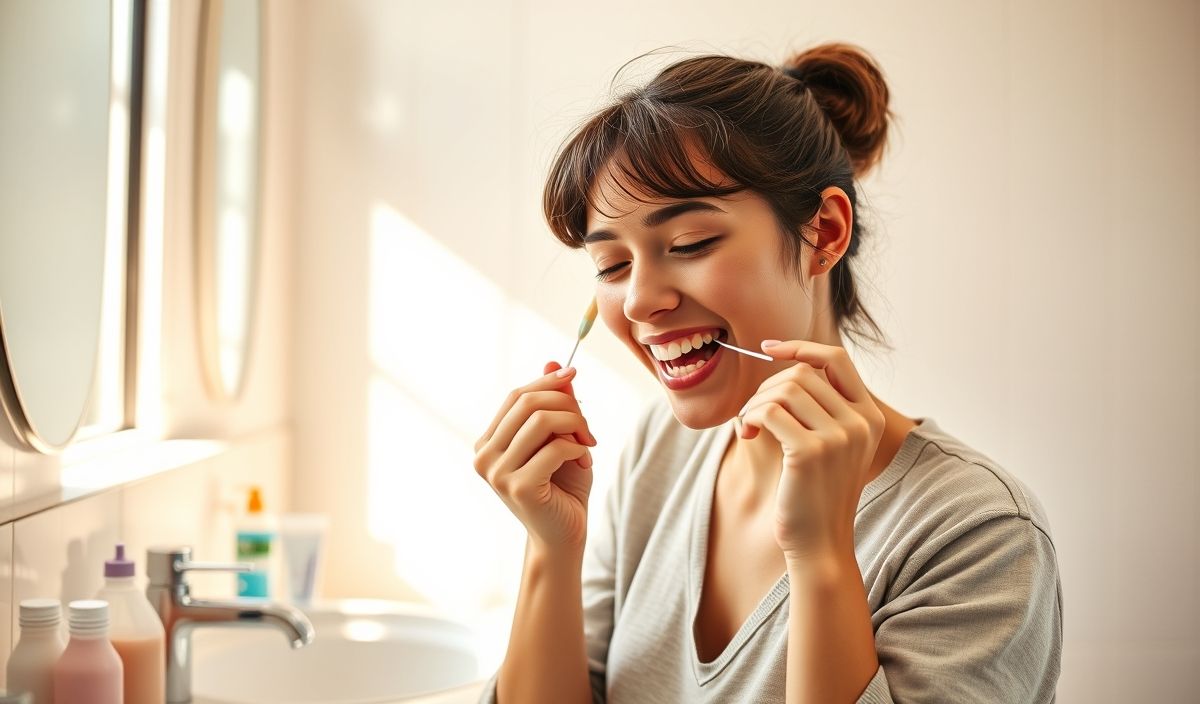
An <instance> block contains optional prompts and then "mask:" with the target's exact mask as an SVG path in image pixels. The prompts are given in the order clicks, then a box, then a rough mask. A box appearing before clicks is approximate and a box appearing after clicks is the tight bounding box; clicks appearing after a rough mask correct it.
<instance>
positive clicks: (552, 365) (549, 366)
mask: <svg viewBox="0 0 1200 704" xmlns="http://www.w3.org/2000/svg"><path fill="white" fill-rule="evenodd" d="M559 369H562V365H561V364H559V363H558V362H546V365H545V366H544V367H542V371H543V372H545V373H546V374H552V373H554V372H556V371H558V370H559ZM571 369H572V370H574V367H572V368H571ZM574 373H575V372H574V371H572V372H571V374H574ZM574 378H575V377H574V376H571V377H569V378H568V379H567V383H566V385H565V386H564V387H563V391H566V392H567V393H569V394H571V396H574V395H575V387H574V386H571V379H574Z"/></svg>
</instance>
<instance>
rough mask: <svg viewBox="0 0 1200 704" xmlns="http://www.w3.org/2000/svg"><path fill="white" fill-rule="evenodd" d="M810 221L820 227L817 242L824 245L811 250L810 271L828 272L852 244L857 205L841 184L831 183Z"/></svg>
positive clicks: (810, 223) (823, 193)
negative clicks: (823, 261) (823, 264)
mask: <svg viewBox="0 0 1200 704" xmlns="http://www.w3.org/2000/svg"><path fill="white" fill-rule="evenodd" d="M809 225H810V226H811V227H812V228H813V229H815V230H816V239H817V246H818V247H820V250H814V251H810V252H809V254H808V256H809V262H808V271H809V274H810V275H812V276H820V275H821V274H828V273H829V272H830V271H831V270H833V267H834V265H835V264H837V263H838V262H839V261H841V259H842V257H843V255H844V254H845V252H846V250H847V249H849V247H850V239H851V236H852V234H851V233H852V232H853V230H854V208H853V207H852V206H851V205H850V196H848V195H846V192H845V191H843V190H842V189H841V188H838V187H837V186H829V187H828V188H826V189H825V190H823V191H821V207H820V208H819V209H818V210H817V214H816V215H815V216H813V219H812V220H811V221H810V222H809ZM821 257H824V258H825V266H821V264H820V262H821Z"/></svg>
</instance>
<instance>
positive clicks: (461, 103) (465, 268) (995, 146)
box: [290, 0, 1200, 702]
mask: <svg viewBox="0 0 1200 704" xmlns="http://www.w3.org/2000/svg"><path fill="white" fill-rule="evenodd" d="M296 12H297V13H298V17H297V20H298V23H299V32H300V34H299V35H298V41H297V44H296V47H297V53H296V55H295V57H294V66H295V69H296V71H297V72H298V74H299V75H300V76H303V85H302V88H301V95H300V96H299V102H298V103H297V106H296V109H295V120H296V121H297V123H298V124H297V127H298V129H299V130H300V135H301V137H300V140H299V142H298V143H297V145H296V147H297V152H296V155H297V161H296V168H297V170H298V174H299V179H300V180H299V190H298V192H297V198H296V200H295V203H296V211H295V216H296V220H295V222H296V232H295V234H296V237H297V238H298V239H297V242H298V246H297V250H296V257H297V261H296V266H297V268H296V271H295V277H296V278H295V286H294V289H293V290H294V293H295V296H294V299H293V300H294V307H293V308H292V313H293V317H294V320H295V337H294V342H295V347H294V349H295V359H294V366H293V368H292V374H291V377H290V378H291V380H292V392H293V395H292V401H293V413H294V417H295V420H296V429H297V437H296V462H297V475H296V477H295V488H294V490H295V494H294V498H295V503H296V505H297V507H299V508H305V509H319V510H330V511H332V512H333V513H334V516H335V525H334V532H333V537H332V545H331V547H332V553H331V555H330V557H331V559H330V563H329V567H330V570H329V572H328V580H327V582H326V585H325V586H326V588H327V589H328V590H329V591H330V592H331V593H333V594H340V595H347V596H349V595H354V596H368V595H370V596H393V597H406V598H412V597H415V598H420V599H424V600H428V601H431V602H434V603H440V604H443V605H447V606H468V607H469V606H477V605H479V604H490V605H493V606H494V605H500V606H501V607H507V608H511V604H512V601H511V600H512V598H513V596H514V594H515V589H516V585H517V581H516V580H517V577H518V575H519V569H520V563H521V549H522V546H523V540H522V535H523V534H522V533H521V531H520V529H519V525H517V524H516V521H515V519H513V518H512V517H511V516H509V515H508V514H507V512H506V510H505V509H504V508H503V506H502V504H500V502H499V501H498V500H497V499H496V497H495V496H494V495H493V494H492V493H491V492H490V490H489V489H488V488H487V487H486V486H485V485H484V484H483V482H482V481H481V480H479V478H478V477H477V476H475V474H474V471H473V469H472V467H471V456H472V444H473V442H474V440H475V438H477V437H478V436H479V435H480V434H481V433H482V432H483V431H484V429H485V428H486V427H487V425H488V423H489V422H490V420H491V418H492V415H493V414H494V413H495V410H496V408H497V407H498V406H499V404H500V401H501V399H502V398H503V396H504V394H505V393H507V391H508V390H509V389H511V388H513V387H515V386H518V385H520V384H522V383H525V382H526V381H528V380H529V379H531V378H533V377H535V376H537V375H539V374H540V372H541V366H542V364H543V363H544V362H545V361H546V360H548V359H557V360H559V361H564V360H565V357H566V355H567V353H568V352H569V351H570V346H571V342H572V341H573V335H574V331H575V327H576V325H577V323H578V319H579V316H580V315H581V314H582V312H583V310H584V308H585V307H586V305H587V303H588V301H589V299H590V295H591V287H592V279H591V278H590V276H589V274H590V273H591V265H590V262H588V260H587V258H586V255H583V254H582V253H579V252H567V251H565V250H563V249H562V248H561V246H560V245H559V244H558V243H557V242H556V241H555V240H554V239H553V238H552V237H551V235H550V234H549V232H548V230H547V228H546V226H545V224H544V222H543V221H542V217H541V211H540V196H541V188H542V182H543V181H542V179H543V178H544V176H545V173H546V170H547V167H548V164H549V162H550V159H551V158H552V156H553V154H554V152H555V150H556V148H557V147H558V145H559V143H560V142H561V140H562V139H563V138H564V137H565V136H566V135H567V133H568V132H569V131H570V130H571V129H572V128H573V127H574V126H575V125H576V124H577V123H578V122H579V120H581V119H582V118H583V117H584V116H586V115H587V114H588V113H590V112H591V111H592V110H594V109H595V108H597V107H599V106H600V105H601V104H604V103H606V102H607V98H608V94H607V89H608V85H609V81H610V79H611V77H612V75H613V73H614V71H616V70H617V68H619V67H620V66H621V65H622V64H623V63H624V62H625V61H626V60H628V59H630V58H632V57H633V56H635V55H637V54H639V53H641V52H643V51H646V50H650V49H653V48H656V47H661V46H664V45H681V46H683V47H684V48H685V49H687V50H689V51H708V50H714V51H724V52H729V53H734V54H737V55H740V56H745V57H747V58H756V59H761V60H765V61H768V62H771V63H775V64H778V63H779V62H781V61H782V60H783V59H784V58H785V56H786V54H787V53H788V51H789V50H797V49H801V48H804V47H805V46H808V45H809V44H812V43H814V42H817V41H822V40H828V39H844V40H849V41H852V42H856V43H859V44H861V45H862V46H864V47H866V48H867V49H868V50H869V51H871V52H872V53H873V54H874V55H875V56H876V58H877V59H878V60H879V61H880V63H881V65H882V66H883V69H884V71H885V72H886V74H887V77H888V81H889V85H890V87H891V89H892V91H893V96H894V104H893V107H894V109H895V111H896V112H897V113H898V115H899V116H900V122H899V123H898V124H897V125H895V131H894V133H893V139H894V146H893V147H892V149H891V150H890V152H889V153H888V154H887V155H886V158H885V161H884V164H883V166H882V169H881V170H880V171H879V172H877V173H876V174H875V175H873V176H872V177H870V178H869V179H868V180H867V181H866V182H865V183H864V184H863V193H864V195H865V202H866V204H867V206H868V210H866V211H865V213H864V214H865V215H866V217H868V218H869V220H870V224H872V225H873V229H872V232H871V237H872V239H873V240H875V241H874V242H872V243H871V247H870V248H869V249H864V251H863V253H864V255H866V257H867V258H869V263H870V266H868V267H866V270H867V271H868V273H869V274H870V276H871V279H870V281H867V282H865V288H866V289H867V291H866V295H867V296H868V306H869V309H870V310H871V311H872V313H873V314H875V315H876V318H877V319H878V320H880V322H881V324H883V325H884V327H885V329H886V331H887V332H888V333H889V335H890V336H891V339H892V341H893V343H894V344H895V345H896V346H897V348H898V352H897V353H896V354H894V355H892V356H890V357H883V358H874V357H871V356H868V355H864V354H858V355H856V357H855V359H856V363H857V364H858V365H859V367H860V369H861V370H862V372H863V374H864V376H865V378H866V379H867V381H868V384H869V385H870V386H871V388H872V390H873V391H874V392H875V393H876V394H877V395H879V396H880V397H881V398H883V399H885V400H886V401H887V402H888V403H889V404H890V405H892V406H894V407H896V408H897V409H899V410H900V411H901V412H902V413H905V414H907V415H909V416H926V415H928V416H932V417H934V418H936V419H937V420H938V422H939V423H940V424H941V425H942V426H943V427H945V428H946V429H947V430H949V431H950V432H952V433H954V434H956V435H958V436H959V437H960V438H962V439H964V440H965V441H967V442H968V443H970V444H972V445H974V446H976V447H978V448H979V449H981V450H982V451H983V452H985V453H986V454H988V455H989V456H991V457H993V458H995V459H996V460H997V461H999V462H1000V463H1002V464H1003V465H1004V466H1006V467H1007V468H1008V469H1009V470H1010V471H1012V472H1014V473H1015V474H1017V475H1018V476H1020V477H1021V478H1022V479H1023V480H1025V481H1026V482H1027V483H1028V484H1029V485H1030V486H1031V487H1032V488H1033V490H1034V491H1035V493H1036V494H1037V495H1038V496H1039V498H1040V499H1041V500H1042V502H1043V503H1044V505H1045V507H1046V509H1047V510H1048V512H1049V515H1050V520H1051V524H1052V531H1053V534H1054V537H1055V541H1056V546H1057V549H1058V557H1059V564H1060V567H1061V569H1062V580H1063V588H1064V601H1065V606H1064V618H1065V628H1066V644H1065V653H1064V661H1063V675H1062V679H1061V682H1060V687H1059V696H1060V701H1065V702H1075V701H1092V702H1102V701H1103V702H1124V701H1159V700H1167V699H1170V698H1172V697H1180V696H1183V695H1184V693H1186V692H1190V691H1195V688H1196V687H1197V686H1200V674H1197V673H1200V667H1197V666H1198V665H1200V646H1198V644H1197V639H1196V636H1195V633H1196V631H1197V629H1198V628H1200V602H1197V600H1196V595H1197V594H1200V572H1198V570H1200V567H1198V565H1200V560H1198V559H1197V558H1200V518H1197V516H1200V513H1198V512H1197V511H1196V510H1195V509H1194V506H1195V504H1196V503H1197V500H1200V484H1198V482H1200V480H1198V479H1197V472H1196V470H1197V468H1198V467H1197V466H1198V462H1197V455H1198V452H1197V451H1198V449H1200V447H1198V445H1197V440H1196V437H1197V436H1196V434H1195V432H1194V430H1193V429H1194V428H1195V426H1196V425H1197V422H1200V407H1198V404H1200V378H1198V376H1197V371H1196V360H1197V359H1200V349H1198V347H1200V329H1198V328H1200V315H1198V314H1197V313H1198V311H1197V308H1198V306H1197V303H1198V302H1200V288H1198V285H1197V279H1196V276H1195V272H1196V270H1197V266H1198V265H1200V244H1198V242H1200V238H1198V237H1197V235H1198V234H1200V232H1198V227H1197V222H1198V218H1200V212H1198V210H1200V206H1198V205H1197V203H1198V202H1200V201H1198V199H1197V197H1196V195H1197V193H1198V192H1200V159H1198V158H1197V157H1200V149H1198V142H1197V136H1196V134H1197V133H1196V126H1197V125H1200V100H1198V98H1200V41H1198V40H1200V37H1198V34H1200V6H1197V5H1196V4H1195V3H1193V2H1187V1H1180V2H1165V1H1160V2H1143V3H1134V2H1130V1H1126V2H1119V1H1117V0H1104V1H1103V2H1097V1H1085V0H1075V1H1073V2H1057V3H1044V2H1031V1H1018V0H1010V1H1009V2H998V3H960V2H951V1H949V0H946V1H945V2H922V3H885V2H873V3H872V2H843V3H807V2H780V1H759V2H742V3H733V4H731V3H727V2H715V1H713V0H702V1H701V2H691V3H678V2H654V3H645V2H626V1H621V0H618V1H617V2H613V3H608V4H606V5H604V6H602V7H601V6H596V5H594V4H591V5H588V4H578V3H561V2H549V1H547V0H524V1H513V2H509V3H482V2H476V3H469V2H443V3H391V2H378V1H377V2H368V1H365V0H360V1H356V2H340V3H319V2H307V3H303V4H299V5H297V6H296ZM683 55H684V54H679V53H677V54H667V55H665V56H664V57H662V60H663V61H670V60H673V59H675V58H681V57H682V56H683ZM659 64H661V62H659ZM659 64H655V63H653V62H648V63H643V64H640V66H641V67H642V71H643V74H644V73H645V72H648V71H650V70H651V69H652V68H654V67H656V66H657V65H659ZM627 75H629V77H630V79H636V78H637V75H635V74H627ZM467 335H471V336H472V337H474V338H475V339H476V343H475V344H474V345H464V344H462V339H463V338H464V337H466V336H467ZM576 365H577V366H578V367H579V369H580V372H579V378H578V380H577V382H576V388H577V390H578V393H579V397H580V398H581V399H583V401H584V403H585V412H587V413H588V415H589V418H590V420H591V423H592V427H593V428H594V429H595V430H596V435H597V436H598V437H599V439H600V442H601V447H600V448H599V449H598V451H597V452H596V458H597V470H598V471H597V475H596V476H597V480H596V486H595V487H594V489H593V495H599V494H600V493H601V492H603V491H604V490H605V489H606V486H607V479H608V478H607V476H606V473H605V468H606V467H608V468H611V467H613V466H614V461H615V455H616V453H617V452H618V451H619V449H620V445H621V443H622V442H623V439H624V436H625V432H626V431H627V429H628V425H627V423H628V418H629V409H631V408H635V407H640V406H641V404H642V403H643V402H644V401H645V400H646V399H648V398H650V397H651V395H653V394H657V393H660V391H659V390H658V389H657V383H656V382H655V381H654V380H653V379H651V378H650V377H649V376H648V375H646V373H645V371H644V369H643V368H642V367H641V366H640V365H639V364H638V363H637V362H636V361H635V360H633V359H631V358H630V357H629V355H628V352H627V351H626V350H625V348H624V347H622V346H620V345H619V343H617V342H616V341H615V340H614V339H613V338H612V336H611V335H610V334H608V333H607V331H605V330H602V329H601V330H598V331H597V332H594V333H593V334H592V336H590V337H589V338H588V339H587V340H586V341H585V342H584V344H583V346H582V348H581V353H580V355H579V356H578V357H577V360H576ZM510 613H511V612H510Z"/></svg>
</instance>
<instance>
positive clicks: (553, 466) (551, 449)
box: [489, 438, 587, 494]
mask: <svg viewBox="0 0 1200 704" xmlns="http://www.w3.org/2000/svg"><path fill="white" fill-rule="evenodd" d="M586 454H587V448H586V447H584V446H583V445H580V444H579V443H577V442H575V441H573V440H569V439H567V438H555V439H554V440H553V441H551V442H548V443H546V444H545V445H544V446H542V447H541V448H540V449H538V451H537V452H535V453H534V455H533V457H530V458H529V460H528V461H527V462H525V464H524V465H523V466H524V467H525V469H524V470H522V471H521V472H517V473H513V474H510V475H508V476H507V477H505V478H501V480H500V484H501V486H504V485H507V487H508V491H509V492H510V493H513V494H516V493H519V492H520V491H521V487H539V486H544V485H547V484H549V483H550V477H552V476H554V473H555V472H557V471H558V468H559V467H561V466H562V465H563V463H564V462H568V461H570V460H579V459H581V458H583V457H584V455H586ZM580 466H583V465H582V464H580ZM489 481H490V479H489ZM492 485H493V486H496V484H495V482H492Z"/></svg>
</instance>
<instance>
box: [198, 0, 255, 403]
mask: <svg viewBox="0 0 1200 704" xmlns="http://www.w3.org/2000/svg"><path fill="white" fill-rule="evenodd" d="M238 1H239V2H246V1H251V2H255V3H256V4H257V5H258V83H257V85H256V89H257V97H258V100H257V105H256V108H257V110H256V114H255V126H256V129H257V132H258V134H257V144H256V145H255V160H256V166H257V173H256V174H255V179H254V183H253V188H254V190H255V194H254V203H255V208H254V220H253V222H252V223H251V228H250V232H251V233H253V244H252V246H251V247H250V252H249V255H250V262H249V265H248V266H247V271H248V276H249V282H248V284H247V287H246V290H247V292H248V294H247V295H248V298H249V300H248V301H247V302H246V306H247V310H246V342H245V345H244V346H243V348H242V355H243V359H242V367H241V371H240V373H239V374H238V379H237V384H236V386H235V387H234V388H232V389H231V388H228V387H227V386H226V384H225V380H224V376H223V375H222V373H221V356H220V340H219V337H218V335H219V333H218V327H217V286H216V277H217V275H218V274H219V272H218V271H217V263H216V261H215V252H216V232H215V227H216V222H215V221H214V218H213V204H214V200H215V198H216V193H215V183H216V168H217V146H218V145H217V110H218V105H217V95H218V93H217V91H218V77H219V73H220V60H221V18H222V15H223V13H224V11H225V0H201V3H200V22H199V37H198V39H199V41H198V42H197V53H196V57H197V65H196V108H195V125H196V131H195V136H196V140H195V147H196V151H195V165H196V170H195V184H194V186H195V188H194V200H193V206H194V213H195V218H194V223H193V226H194V228H195V235H194V237H193V243H194V245H195V247H194V255H195V256H194V259H195V271H194V278H195V296H196V317H197V320H198V322H199V330H198V335H197V343H198V347H199V350H198V351H199V356H200V364H201V367H202V368H203V376H204V385H205V387H206V389H207V390H208V393H209V396H210V398H212V399H214V400H217V401H223V402H226V403H232V402H234V401H237V400H238V399H239V398H240V397H241V395H242V393H243V392H244V391H245V389H246V379H247V377H248V376H249V373H248V372H249V366H250V364H249V363H250V359H251V356H252V355H251V352H252V350H253V348H254V341H255V338H256V337H257V335H255V334H254V333H255V327H256V322H257V318H258V304H259V301H258V299H259V283H260V281H261V272H260V271H259V268H260V266H261V261H262V249H263V247H262V237H263V228H262V223H263V198H262V196H263V193H264V191H265V189H264V188H263V180H264V179H263V174H264V172H265V168H264V167H265V164H266V162H265V160H264V158H263V157H264V155H265V154H266V141H267V140H266V129H265V127H266V124H267V120H266V104H267V100H266V95H267V90H266V88H267V78H266V75H267V68H268V64H267V61H266V58H267V8H266V3H265V2H263V1H262V0H238Z"/></svg>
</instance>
